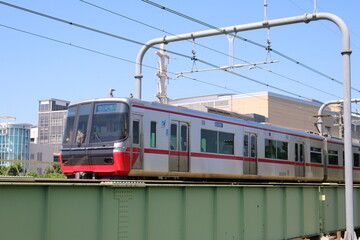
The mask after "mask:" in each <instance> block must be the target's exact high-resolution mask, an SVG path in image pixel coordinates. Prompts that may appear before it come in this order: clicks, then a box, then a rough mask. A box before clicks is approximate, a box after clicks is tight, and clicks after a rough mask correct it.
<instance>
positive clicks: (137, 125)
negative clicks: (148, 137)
mask: <svg viewBox="0 0 360 240" xmlns="http://www.w3.org/2000/svg"><path fill="white" fill-rule="evenodd" d="M142 126H143V124H142V115H139V114H133V117H132V148H131V158H130V159H131V165H132V168H134V169H142V168H143V156H144V148H143V131H142Z"/></svg>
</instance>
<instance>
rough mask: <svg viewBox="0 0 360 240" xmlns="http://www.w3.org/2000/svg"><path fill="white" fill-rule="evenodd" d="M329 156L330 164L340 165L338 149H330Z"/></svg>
mask: <svg viewBox="0 0 360 240" xmlns="http://www.w3.org/2000/svg"><path fill="white" fill-rule="evenodd" d="M328 156H329V164H331V165H339V157H338V151H334V150H329V151H328Z"/></svg>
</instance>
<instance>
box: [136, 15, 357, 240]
mask: <svg viewBox="0 0 360 240" xmlns="http://www.w3.org/2000/svg"><path fill="white" fill-rule="evenodd" d="M318 20H328V21H331V22H333V23H335V24H336V25H337V26H338V27H339V29H340V31H341V34H342V50H341V54H342V59H343V92H344V128H345V138H344V149H345V203H346V204H345V205H346V207H345V208H346V234H345V238H344V239H345V240H355V239H356V234H355V232H354V213H353V206H354V199H353V173H352V170H353V169H352V137H351V102H350V99H351V80H350V79H351V78H350V54H351V49H350V34H349V29H348V27H347V26H346V24H345V23H344V21H343V20H342V19H340V18H339V17H338V16H336V15H334V14H330V13H313V14H305V15H302V16H295V17H289V18H282V19H275V20H268V21H266V24H264V22H263V21H262V22H256V23H249V24H243V25H238V26H231V27H225V28H220V29H211V30H205V31H200V32H193V33H185V34H180V35H176V36H168V37H165V38H155V39H152V40H150V41H148V42H147V43H146V44H145V45H144V46H143V47H142V48H141V49H140V51H139V53H138V55H137V58H136V69H135V79H136V80H135V82H136V83H135V85H136V95H135V96H136V98H139V99H141V81H142V61H143V58H144V55H145V53H146V52H147V50H148V49H149V48H150V47H152V46H154V45H157V44H160V43H171V42H178V41H183V40H188V39H196V38H203V37H209V36H216V35H222V34H229V33H233V32H243V31H249V30H255V29H263V28H269V27H277V26H283V25H290V24H295V23H310V22H312V21H318Z"/></svg>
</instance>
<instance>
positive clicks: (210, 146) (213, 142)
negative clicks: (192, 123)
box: [201, 129, 217, 153]
mask: <svg viewBox="0 0 360 240" xmlns="http://www.w3.org/2000/svg"><path fill="white" fill-rule="evenodd" d="M201 152H209V153H217V132H216V131H210V130H205V129H201Z"/></svg>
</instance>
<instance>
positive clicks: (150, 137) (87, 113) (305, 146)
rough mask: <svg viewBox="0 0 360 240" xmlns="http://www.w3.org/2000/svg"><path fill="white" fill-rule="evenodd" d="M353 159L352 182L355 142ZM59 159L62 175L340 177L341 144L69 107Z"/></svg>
mask: <svg viewBox="0 0 360 240" xmlns="http://www.w3.org/2000/svg"><path fill="white" fill-rule="evenodd" d="M353 160H354V161H353V162H354V167H353V173H354V181H356V182H360V144H356V143H353ZM60 161H61V168H62V171H63V172H64V174H65V175H67V176H69V177H74V176H76V177H96V178H108V177H124V176H129V177H144V178H151V177H169V178H173V177H174V178H192V179H195V178H197V179H236V180H240V179H259V180H281V181H318V182H322V181H329V182H342V181H343V179H344V143H343V141H341V140H338V139H332V138H326V137H322V136H319V135H316V134H310V133H304V132H300V131H293V130H288V129H283V128H278V127H272V126H268V125H264V124H258V123H254V122H248V121H244V120H241V119H237V118H231V117H226V116H221V115H216V114H211V113H205V112H199V111H195V110H190V109H186V108H181V107H176V106H172V105H164V104H160V103H155V102H146V101H142V100H138V99H133V98H101V99H92V100H87V101H82V102H77V103H73V104H71V105H70V106H69V109H68V115H67V120H66V129H65V133H64V140H63V148H62V151H61V156H60Z"/></svg>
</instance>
